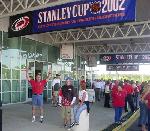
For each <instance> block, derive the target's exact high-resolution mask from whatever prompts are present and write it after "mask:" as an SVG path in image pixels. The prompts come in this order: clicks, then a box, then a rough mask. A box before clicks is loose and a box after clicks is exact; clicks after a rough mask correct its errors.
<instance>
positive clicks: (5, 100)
mask: <svg viewBox="0 0 150 131" xmlns="http://www.w3.org/2000/svg"><path fill="white" fill-rule="evenodd" d="M2 103H3V104H7V103H11V93H10V92H7V93H2Z"/></svg>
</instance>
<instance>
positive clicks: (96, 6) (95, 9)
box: [90, 2, 101, 14]
mask: <svg viewBox="0 0 150 131" xmlns="http://www.w3.org/2000/svg"><path fill="white" fill-rule="evenodd" d="M90 10H91V12H92V13H93V14H97V13H100V11H101V2H92V3H90Z"/></svg>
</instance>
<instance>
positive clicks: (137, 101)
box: [134, 93, 140, 108]
mask: <svg viewBox="0 0 150 131" xmlns="http://www.w3.org/2000/svg"><path fill="white" fill-rule="evenodd" d="M139 100H140V94H139V93H135V95H134V106H135V108H139Z"/></svg>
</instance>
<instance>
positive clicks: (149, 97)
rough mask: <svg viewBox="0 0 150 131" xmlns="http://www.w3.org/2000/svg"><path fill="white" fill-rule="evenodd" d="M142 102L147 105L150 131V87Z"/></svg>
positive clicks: (149, 130) (149, 129)
mask: <svg viewBox="0 0 150 131" xmlns="http://www.w3.org/2000/svg"><path fill="white" fill-rule="evenodd" d="M142 101H143V102H144V103H145V104H146V107H147V113H148V131H150V86H148V88H147V90H146V93H145V94H144V96H143V97H142Z"/></svg>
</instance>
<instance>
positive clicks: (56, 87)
mask: <svg viewBox="0 0 150 131" xmlns="http://www.w3.org/2000/svg"><path fill="white" fill-rule="evenodd" d="M59 89H60V75H59V74H56V77H55V78H54V80H53V82H52V92H53V93H52V95H53V98H52V104H53V105H55V106H57V102H58V91H59Z"/></svg>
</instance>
